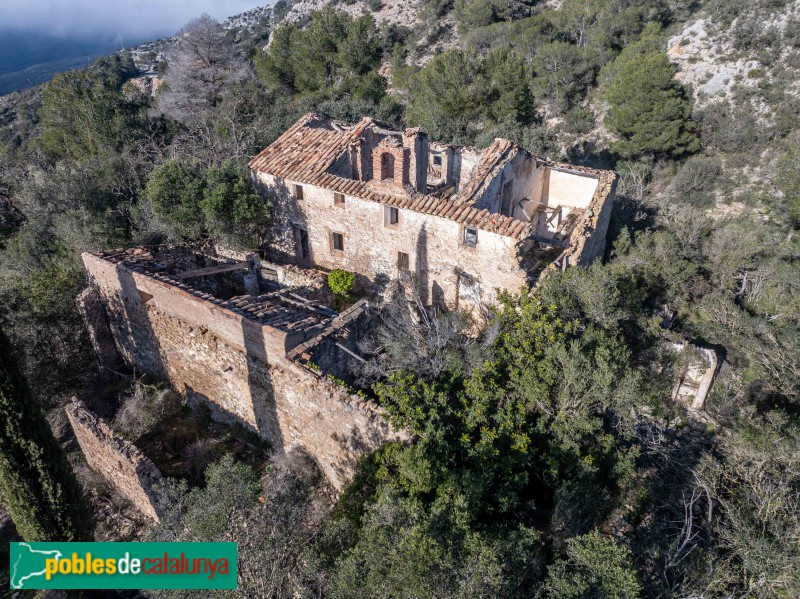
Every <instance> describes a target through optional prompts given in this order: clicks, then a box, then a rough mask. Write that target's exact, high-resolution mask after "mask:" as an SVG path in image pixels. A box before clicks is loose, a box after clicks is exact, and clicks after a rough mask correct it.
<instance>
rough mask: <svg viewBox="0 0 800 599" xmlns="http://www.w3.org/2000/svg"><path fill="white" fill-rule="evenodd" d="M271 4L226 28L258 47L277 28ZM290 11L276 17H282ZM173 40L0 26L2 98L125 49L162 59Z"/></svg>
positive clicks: (232, 19) (228, 22)
mask: <svg viewBox="0 0 800 599" xmlns="http://www.w3.org/2000/svg"><path fill="white" fill-rule="evenodd" d="M271 4H273V2H271V1H270V0H265V2H264V6H260V7H256V8H253V9H251V10H248V11H246V12H243V13H241V14H238V15H234V16H232V17H229V18H228V19H226V20H225V21H224V22H223V26H224V27H225V28H226V29H227V30H228V31H229V32H230V34H231V35H232V36H233V37H234V38H235V39H236V40H237V41H240V40H242V39H244V40H247V41H250V42H253V43H256V42H257V41H259V40H261V39H262V38H263V39H264V41H265V40H266V36H267V35H268V34H269V31H270V28H271V26H272V25H273V24H274V21H272V19H273V10H272V8H271V6H270V5H271ZM286 10H288V7H287V8H286V9H285V10H283V11H280V12H279V13H278V14H277V15H274V17H282V16H283V15H284V14H285V12H286ZM174 40H175V37H174V36H171V37H163V38H161V39H153V38H150V39H125V40H122V39H120V38H118V37H115V36H106V37H101V38H98V37H94V38H82V39H69V38H61V37H56V36H52V35H49V34H46V33H30V32H19V31H9V30H3V29H2V25H0V96H3V95H6V94H9V93H11V92H13V91H17V90H23V89H27V88H29V87H34V86H36V85H39V84H41V83H45V82H47V81H49V80H50V79H52V78H53V76H54V75H57V74H58V73H63V72H65V71H69V70H72V69H78V68H86V67H88V66H89V65H91V64H92V63H93V62H94V61H95V60H97V59H98V58H99V57H100V56H103V55H106V54H111V53H112V52H115V51H117V50H121V49H123V48H126V49H131V50H132V51H133V55H134V57H135V58H138V57H139V56H140V55H142V54H147V53H150V52H154V53H155V54H157V55H159V56H161V55H162V52H163V50H164V49H165V48H166V47H167V46H169V45H170V44H171V43H173V42H174Z"/></svg>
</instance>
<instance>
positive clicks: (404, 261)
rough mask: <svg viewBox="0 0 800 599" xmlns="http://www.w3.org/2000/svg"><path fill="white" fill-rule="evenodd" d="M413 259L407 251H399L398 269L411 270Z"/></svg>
mask: <svg viewBox="0 0 800 599" xmlns="http://www.w3.org/2000/svg"><path fill="white" fill-rule="evenodd" d="M410 268H411V261H410V259H409V257H408V254H406V253H405V252H397V269H398V270H410Z"/></svg>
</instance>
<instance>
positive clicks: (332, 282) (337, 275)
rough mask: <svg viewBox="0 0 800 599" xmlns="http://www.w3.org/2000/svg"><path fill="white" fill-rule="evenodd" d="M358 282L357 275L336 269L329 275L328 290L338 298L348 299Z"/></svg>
mask: <svg viewBox="0 0 800 599" xmlns="http://www.w3.org/2000/svg"><path fill="white" fill-rule="evenodd" d="M355 282H356V273H354V272H350V271H348V270H341V269H338V268H337V269H336V270H332V271H331V272H330V273H328V288H329V289H330V290H331V291H333V293H335V294H336V295H338V296H341V297H346V296H348V295H350V292H351V291H353V286H354V285H355Z"/></svg>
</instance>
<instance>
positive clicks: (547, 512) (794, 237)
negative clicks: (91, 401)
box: [0, 0, 800, 598]
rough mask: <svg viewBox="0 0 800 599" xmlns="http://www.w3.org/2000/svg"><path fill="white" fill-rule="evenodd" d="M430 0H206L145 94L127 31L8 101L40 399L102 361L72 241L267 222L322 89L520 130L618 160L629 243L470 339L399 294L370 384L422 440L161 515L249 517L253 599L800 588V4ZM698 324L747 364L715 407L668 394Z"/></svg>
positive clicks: (435, 130) (7, 273)
mask: <svg viewBox="0 0 800 599" xmlns="http://www.w3.org/2000/svg"><path fill="white" fill-rule="evenodd" d="M404 7H405V9H404V10H402V11H398V10H396V9H395V8H393V3H390V2H381V0H367V1H366V2H362V1H361V0H357V1H352V0H351V1H346V0H345V1H343V2H340V3H337V2H322V1H316V2H310V1H305V2H298V3H295V5H294V6H292V4H291V3H286V2H284V1H283V0H282V1H281V2H278V4H277V5H276V6H275V8H274V10H273V11H271V12H270V13H268V17H264V18H261V19H260V20H259V21H258V22H257V23H255V24H250V25H248V26H243V27H239V28H233V29H228V30H227V31H226V30H225V29H223V28H222V27H221V26H220V25H219V24H217V23H215V22H213V21H212V20H210V19H209V18H207V17H203V18H199V19H198V20H196V21H193V22H191V23H189V24H188V25H187V27H186V29H185V30H184V32H182V33H183V35H182V36H179V37H178V38H176V40H177V41H176V42H175V43H170V44H165V45H164V46H163V48H161V47H159V51H162V50H163V55H162V56H160V57H159V59H163V60H164V64H163V65H162V69H163V70H164V75H163V79H164V85H163V86H162V88H161V89H160V90H159V91H158V92H157V93H156V94H154V95H153V96H151V95H149V94H144V93H142V92H141V91H140V90H139V89H138V88H137V87H136V86H135V85H133V84H132V83H131V82H130V80H131V79H132V78H133V77H135V76H137V75H138V74H139V69H138V68H137V65H136V63H135V61H134V59H133V58H132V57H131V56H130V55H128V54H116V55H113V56H109V57H105V58H102V59H100V60H98V61H97V63H95V64H94V65H93V66H92V67H91V68H90V69H88V70H86V71H73V72H69V73H64V74H61V75H58V76H56V77H55V78H54V79H53V80H52V81H51V82H49V83H48V84H46V85H45V86H43V87H42V88H39V89H37V90H32V91H29V92H27V93H24V94H16V95H14V96H9V97H6V98H0V126H2V129H0V143H1V144H2V145H0V328H1V329H2V330H3V331H5V333H6V334H7V335H8V336H9V337H10V338H11V341H12V342H13V344H14V346H15V347H16V354H17V357H18V358H19V360H20V362H21V364H22V370H23V371H24V374H25V377H26V378H27V381H28V384H29V385H30V387H31V392H32V394H33V396H34V397H35V399H36V401H37V402H38V403H39V405H40V406H41V407H42V409H43V410H45V411H51V413H55V412H60V410H57V408H60V406H62V405H63V403H64V402H65V401H66V400H67V398H68V397H70V396H71V395H75V394H82V393H84V392H86V390H87V389H97V386H98V383H97V380H96V379H95V378H94V374H93V372H94V363H93V357H92V353H91V348H90V343H89V340H88V337H87V336H86V333H85V332H84V330H83V324H82V321H81V318H80V316H79V314H78V312H77V309H76V305H75V298H76V296H77V295H78V293H80V291H81V290H82V289H83V288H84V287H85V285H86V280H85V275H84V272H83V269H82V265H81V261H80V253H81V252H82V251H85V250H88V249H101V248H112V247H122V246H130V245H133V244H142V243H144V244H152V243H161V242H170V243H172V242H174V243H184V242H187V243H188V242H192V243H195V242H198V243H208V242H211V241H222V242H224V243H225V244H227V245H230V246H233V247H237V248H246V249H254V248H256V249H257V248H258V247H260V246H263V244H268V243H269V236H268V225H269V218H270V209H269V206H265V205H264V203H263V202H262V201H261V200H260V198H259V197H258V196H257V195H256V193H255V190H254V189H253V187H252V185H251V184H250V179H249V175H248V173H247V171H246V169H245V164H246V162H247V160H248V159H249V158H250V157H252V156H253V155H255V154H256V153H257V152H258V151H259V150H261V149H262V148H263V147H265V146H266V145H267V144H268V143H270V142H271V141H272V140H274V139H275V138H276V137H277V136H278V135H279V134H280V133H281V132H282V131H283V130H285V129H286V128H287V127H288V126H289V125H291V124H292V123H293V122H294V121H295V120H296V119H297V118H298V117H299V116H300V115H301V114H303V113H306V112H309V111H317V112H324V113H327V114H329V115H331V116H333V117H335V118H339V119H344V120H350V121H354V120H357V119H359V118H361V117H362V116H365V115H366V116H372V117H375V118H377V119H380V120H382V121H385V122H386V123H388V124H390V125H392V126H396V127H400V128H402V127H413V126H421V127H423V128H424V129H426V130H427V131H428V132H429V134H430V137H431V139H434V140H437V141H442V142H454V143H460V144H469V145H477V146H480V147H484V146H486V145H488V144H489V143H491V141H492V140H493V139H494V138H496V137H506V138H509V139H512V140H515V141H517V142H519V143H520V144H522V145H523V146H524V147H525V148H527V149H528V150H530V151H532V152H535V153H539V154H542V155H543V156H546V157H548V158H553V159H563V160H568V161H571V162H574V163H577V164H583V165H590V166H598V167H602V168H614V169H615V170H616V171H617V172H618V173H619V175H620V184H619V188H618V191H617V200H616V204H615V208H614V214H613V220H612V226H611V230H610V231H609V239H608V245H607V250H606V256H605V259H604V260H603V262H602V263H597V264H595V265H593V266H592V267H590V268H587V269H582V270H581V269H569V270H568V271H567V272H565V273H555V274H553V275H552V276H551V277H549V278H547V279H546V280H545V281H544V283H543V285H542V286H541V287H539V288H538V289H537V290H536V292H535V293H534V294H526V293H522V294H519V293H517V291H518V290H511V292H512V293H509V294H507V295H505V296H504V297H503V300H502V302H501V305H500V306H499V307H498V308H497V310H496V313H495V314H494V316H493V317H492V319H491V320H490V321H489V323H488V324H487V325H486V327H485V329H484V330H483V331H482V332H481V333H480V335H479V336H478V337H477V338H476V337H475V336H474V335H473V334H472V332H473V331H474V327H473V325H472V323H468V322H465V321H464V320H463V319H462V318H461V317H460V316H459V315H457V314H438V315H435V317H432V318H431V319H420V320H412V319H410V318H409V317H408V316H407V315H403V314H397V313H392V312H391V307H390V309H389V311H388V312H387V313H386V314H385V315H384V318H383V322H384V325H383V326H382V328H381V329H380V330H378V331H376V340H375V343H376V344H378V345H379V346H380V347H381V348H382V350H383V351H382V352H381V353H380V356H379V357H376V358H374V359H373V360H372V361H371V363H370V364H369V365H368V366H369V367H368V368H366V369H365V372H364V376H363V389H362V392H363V393H364V394H365V395H370V396H373V397H374V398H375V399H376V401H378V402H379V403H380V404H381V405H382V406H383V407H384V408H386V410H387V411H388V413H389V414H390V415H391V417H392V419H393V421H394V422H395V423H396V424H398V425H400V426H404V427H407V428H408V429H409V430H410V431H411V432H412V433H413V435H414V440H413V441H412V442H411V443H408V444H391V445H388V446H386V447H385V448H384V449H382V450H380V451H379V452H377V453H376V454H375V455H373V456H372V457H371V458H370V459H368V460H366V461H365V463H363V464H362V467H361V470H360V472H359V475H358V476H357V477H356V479H355V480H354V481H353V482H352V483H351V484H350V486H349V487H348V488H347V489H346V490H345V492H344V494H343V496H342V497H341V498H340V499H339V501H338V503H336V504H335V505H333V504H332V503H331V501H330V499H329V497H328V495H327V494H326V493H325V492H324V485H323V484H322V482H321V481H320V479H319V477H318V475H316V474H314V472H313V469H312V468H309V467H308V466H307V465H306V464H304V463H300V462H298V461H292V460H284V461H282V462H276V463H274V464H272V465H271V466H270V467H269V468H267V469H266V471H264V472H261V471H258V472H256V471H255V470H254V469H253V467H252V464H250V463H248V462H247V461H246V460H242V461H240V462H237V461H236V460H235V458H234V457H230V456H226V457H224V458H222V459H221V461H216V462H214V463H212V464H211V465H210V466H209V467H208V469H207V470H206V472H205V478H203V476H202V469H201V473H200V474H198V473H197V472H194V473H193V475H192V476H188V477H186V478H188V483H187V481H185V480H184V481H178V480H171V481H170V482H168V483H167V484H165V485H164V486H163V487H162V498H161V499H162V502H163V506H162V507H163V508H164V510H165V517H164V518H163V519H162V522H161V524H160V525H159V526H158V527H156V528H155V529H147V530H144V529H142V530H140V531H138V532H137V534H139V535H141V536H140V537H139V538H143V537H146V538H151V539H159V540H228V539H230V538H231V536H228V535H232V537H233V538H235V539H236V540H238V541H239V555H240V563H241V564H243V565H242V568H243V571H242V577H241V581H242V588H241V589H240V592H241V594H242V595H243V596H275V597H376V598H378V597H408V598H411V597H453V598H455V597H559V598H563V597H576V598H577V597H609V598H610V597H617V598H629V597H631V598H632V597H687V598H688V597H707V598H715V597H719V598H722V597H797V596H800V544H798V537H800V420H799V419H798V418H800V235H798V233H799V232H800V231H799V230H800V87H799V85H800V84H799V83H798V82H800V76H798V75H799V74H800V2H798V1H796V0H751V1H749V2H742V1H740V0H703V1H697V2H682V1H680V0H563V1H547V2H538V1H535V0H534V1H523V0H415V1H409V2H408V3H406V4H404ZM362 11H363V14H362ZM359 15H360V16H359ZM268 35H269V36H270V37H269V39H270V44H269V46H267V45H266V42H265V40H266V39H267V36H268ZM687 340H688V341H691V342H692V343H695V344H698V345H703V346H707V347H712V348H714V349H715V350H716V351H717V353H718V356H719V357H720V360H721V362H722V365H721V367H720V370H719V373H718V376H717V379H716V381H715V384H714V387H713V390H712V393H711V395H710V397H709V399H708V400H707V402H706V406H705V414H704V417H703V419H702V421H700V422H698V421H697V420H696V418H694V417H690V416H688V415H687V414H686V413H685V411H684V410H683V408H681V407H679V406H676V405H675V404H674V403H673V402H672V400H671V397H672V391H673V386H674V384H675V379H676V373H677V371H678V370H679V368H680V367H681V366H682V364H681V360H682V359H684V358H682V357H681V356H680V355H679V354H678V353H676V352H675V351H674V350H673V344H674V343H681V342H684V341H687ZM105 392H108V390H106V391H105ZM203 465H206V464H205V463H203ZM2 472H3V469H2V468H0V475H2ZM203 481H204V484H201V483H203ZM84 484H86V483H85V482H84ZM164 594H166V593H164Z"/></svg>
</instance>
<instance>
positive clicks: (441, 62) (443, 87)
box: [407, 48, 534, 143]
mask: <svg viewBox="0 0 800 599" xmlns="http://www.w3.org/2000/svg"><path fill="white" fill-rule="evenodd" d="M529 81H530V70H529V68H528V67H527V65H526V64H525V61H524V59H523V57H522V56H521V55H520V54H519V53H517V52H516V51H513V50H509V49H507V48H498V49H496V50H493V51H492V52H490V53H489V54H488V55H487V56H486V57H483V58H482V57H481V56H479V55H478V54H477V53H475V52H469V51H464V50H461V49H458V48H455V49H451V50H447V51H446V52H443V53H441V54H439V55H437V56H435V57H434V58H433V60H431V61H430V62H429V63H428V64H427V65H425V67H424V68H422V69H421V70H420V71H419V72H418V73H416V74H415V75H413V76H412V77H411V78H410V79H409V84H408V87H409V92H410V100H409V103H408V107H407V117H408V118H407V120H408V122H409V123H412V124H414V125H421V126H422V127H424V128H425V129H426V130H427V131H428V133H430V135H431V137H432V138H433V139H443V140H452V141H457V142H462V143H464V142H469V143H473V142H474V137H475V134H476V133H477V132H479V131H481V130H484V129H486V128H487V126H488V125H491V124H494V123H498V122H501V121H514V122H517V123H520V124H527V123H530V122H531V121H532V120H533V116H534V110H533V102H532V99H531V93H530V89H529V85H528V84H529Z"/></svg>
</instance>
